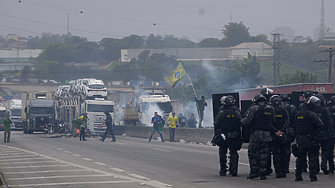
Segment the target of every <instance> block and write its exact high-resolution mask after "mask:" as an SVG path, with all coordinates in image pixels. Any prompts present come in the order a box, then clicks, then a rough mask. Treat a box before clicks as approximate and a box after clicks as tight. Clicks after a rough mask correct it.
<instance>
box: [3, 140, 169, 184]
mask: <svg viewBox="0 0 335 188" xmlns="http://www.w3.org/2000/svg"><path fill="white" fill-rule="evenodd" d="M0 148H12V149H17V150H19V151H23V152H27V153H31V154H35V155H38V156H40V157H44V158H47V159H52V160H55V161H58V162H63V163H65V164H69V166H73V165H75V167H79V168H82V169H86V170H88V171H92V172H96V173H101V174H108V175H110V176H116V177H118V178H122V179H125V180H128V181H129V182H136V183H144V184H145V185H149V186H151V187H157V188H166V187H167V186H170V185H168V184H166V183H163V182H159V181H156V180H151V181H145V180H140V179H137V178H134V177H130V176H127V175H120V174H115V173H110V172H106V171H103V170H98V169H95V168H90V167H87V166H83V165H78V164H75V163H71V162H68V161H64V160H60V159H57V158H55V157H50V156H48V155H43V154H39V153H36V152H32V151H29V150H25V149H21V148H15V147H12V146H2V145H0ZM58 166H60V165H58ZM120 182H121V181H120ZM124 182H127V181H124ZM77 184H78V183H77ZM30 185H31V186H36V184H28V185H23V186H22V187H24V186H26V187H28V186H30ZM56 185H57V184H56ZM20 186H21V185H20ZM41 186H44V184H42V185H41ZM12 187H14V186H12Z"/></svg>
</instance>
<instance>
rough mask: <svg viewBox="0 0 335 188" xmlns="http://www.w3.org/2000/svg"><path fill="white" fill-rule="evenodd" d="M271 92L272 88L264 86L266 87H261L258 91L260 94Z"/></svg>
mask: <svg viewBox="0 0 335 188" xmlns="http://www.w3.org/2000/svg"><path fill="white" fill-rule="evenodd" d="M272 92H273V90H272V89H269V88H267V87H266V88H263V89H261V91H260V92H259V93H261V94H262V95H270V94H271V93H272Z"/></svg>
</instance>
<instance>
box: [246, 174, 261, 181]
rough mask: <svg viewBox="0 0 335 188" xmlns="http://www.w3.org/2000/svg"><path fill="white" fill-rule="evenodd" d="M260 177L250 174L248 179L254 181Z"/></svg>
mask: <svg viewBox="0 0 335 188" xmlns="http://www.w3.org/2000/svg"><path fill="white" fill-rule="evenodd" d="M258 177H259V175H258V174H257V173H256V174H249V176H248V177H247V179H248V180H252V179H255V178H258Z"/></svg>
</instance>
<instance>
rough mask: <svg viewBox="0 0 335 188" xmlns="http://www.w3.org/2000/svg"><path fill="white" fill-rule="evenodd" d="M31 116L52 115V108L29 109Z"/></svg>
mask: <svg viewBox="0 0 335 188" xmlns="http://www.w3.org/2000/svg"><path fill="white" fill-rule="evenodd" d="M30 113H31V114H53V108H52V107H31V108H30Z"/></svg>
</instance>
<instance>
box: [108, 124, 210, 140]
mask: <svg viewBox="0 0 335 188" xmlns="http://www.w3.org/2000/svg"><path fill="white" fill-rule="evenodd" d="M151 129H152V127H146V126H114V133H115V134H117V135H122V134H126V135H127V136H131V137H137V138H146V139H149V136H150V133H151ZM213 135H214V131H213V129H194V128H176V132H175V139H174V140H175V141H177V142H178V141H179V140H180V139H183V140H185V142H197V143H203V144H206V143H207V142H208V141H211V140H212V138H213ZM157 137H159V134H158V132H157V131H156V132H155V134H154V135H153V137H152V138H153V139H157ZM163 138H164V140H166V141H169V139H170V133H169V128H167V127H164V128H163Z"/></svg>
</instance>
